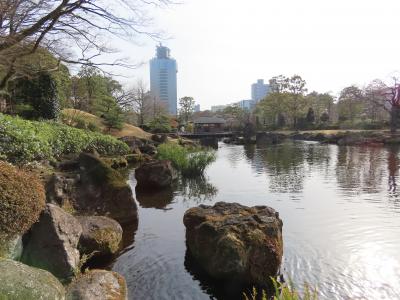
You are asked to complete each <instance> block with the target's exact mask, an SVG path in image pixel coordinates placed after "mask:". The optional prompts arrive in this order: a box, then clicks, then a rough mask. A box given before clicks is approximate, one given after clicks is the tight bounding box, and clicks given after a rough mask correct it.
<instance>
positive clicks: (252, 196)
mask: <svg viewBox="0 0 400 300" xmlns="http://www.w3.org/2000/svg"><path fill="white" fill-rule="evenodd" d="M399 151H400V148H399V147H393V148H384V147H350V146H349V147H345V146H340V147H339V146H336V145H323V144H318V143H312V142H288V143H284V144H281V145H275V146H268V147H265V148H257V147H255V146H249V147H247V146H233V145H224V144H220V149H219V150H218V152H217V160H216V162H215V163H213V164H212V165H211V166H210V167H209V168H208V169H207V171H206V174H205V177H204V178H200V179H197V180H186V181H182V180H180V181H179V182H178V184H177V186H176V187H174V188H173V189H171V190H168V191H165V192H163V193H159V194H156V195H152V196H148V195H137V201H138V207H139V209H138V213H139V225H138V228H137V230H135V231H132V232H131V233H129V234H131V235H132V239H133V235H135V236H134V242H132V244H131V245H130V246H129V247H127V249H125V251H124V253H123V254H122V255H121V256H120V257H119V258H117V259H116V261H115V263H114V265H113V270H115V271H117V272H120V273H121V274H122V275H124V276H125V278H126V280H127V283H128V288H129V293H130V297H131V298H134V299H157V300H161V299H236V298H237V299H240V298H241V293H240V291H239V292H236V291H235V292H234V294H233V295H232V294H230V291H232V290H233V289H232V288H231V287H224V286H218V284H216V283H214V282H213V281H212V280H210V279H208V278H207V277H206V276H204V275H203V274H202V273H201V271H199V270H198V268H197V267H195V266H194V265H193V264H192V263H191V261H190V259H188V257H187V254H186V245H185V228H184V226H183V222H182V219H183V214H184V212H185V211H186V210H187V209H188V208H190V207H193V206H196V205H199V204H202V203H203V204H210V205H211V204H213V203H215V202H217V201H227V202H238V203H241V204H244V205H248V206H254V205H268V206H271V207H273V208H274V209H276V210H277V211H279V213H280V217H281V218H282V220H283V237H284V262H283V266H282V274H283V276H284V278H285V279H288V278H290V279H291V280H292V281H293V282H294V284H295V285H296V286H298V287H301V286H302V285H303V283H304V282H307V283H308V284H309V285H311V286H313V287H317V289H318V293H319V295H320V299H400V188H399V189H397V183H398V181H399V165H400V155H399V153H400V152H399ZM130 183H131V185H132V188H134V186H135V184H136V183H135V179H134V174H133V172H132V173H131V175H130Z"/></svg>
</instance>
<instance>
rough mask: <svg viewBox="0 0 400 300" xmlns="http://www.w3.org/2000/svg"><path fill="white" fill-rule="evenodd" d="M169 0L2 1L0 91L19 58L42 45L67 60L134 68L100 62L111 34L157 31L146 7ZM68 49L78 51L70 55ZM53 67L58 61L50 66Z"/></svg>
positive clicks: (15, 70)
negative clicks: (151, 27)
mask: <svg viewBox="0 0 400 300" xmlns="http://www.w3.org/2000/svg"><path fill="white" fill-rule="evenodd" d="M168 4H169V0H153V1H146V0H115V1H107V0H35V1H34V0H2V1H1V2H0V90H4V89H5V87H6V85H7V83H8V81H9V80H12V79H13V77H15V76H18V75H19V74H18V73H19V71H20V70H19V68H18V67H19V61H20V60H21V59H22V58H23V57H25V56H29V55H32V54H33V53H35V52H36V51H37V50H38V49H39V48H41V47H42V48H45V49H47V50H48V51H49V52H50V53H52V54H53V55H54V56H55V57H56V58H57V60H58V64H59V63H61V62H64V63H69V64H81V65H90V66H94V67H100V66H107V65H111V66H121V67H133V65H131V64H129V63H127V62H126V61H124V60H120V59H118V60H115V61H113V62H98V57H99V56H100V55H102V54H103V53H107V52H112V51H113V50H112V49H110V48H109V47H107V46H106V43H105V42H104V41H106V40H108V39H109V37H110V36H118V37H120V38H123V39H132V38H134V37H136V36H137V35H147V36H149V37H151V38H154V39H158V38H160V34H159V33H157V32H153V30H149V28H150V25H151V23H150V21H151V20H150V18H149V17H148V16H147V8H151V7H154V6H165V5H168ZM69 49H79V51H80V54H79V56H77V57H74V55H73V53H71V51H70V50H69ZM53 68H57V65H55V66H53Z"/></svg>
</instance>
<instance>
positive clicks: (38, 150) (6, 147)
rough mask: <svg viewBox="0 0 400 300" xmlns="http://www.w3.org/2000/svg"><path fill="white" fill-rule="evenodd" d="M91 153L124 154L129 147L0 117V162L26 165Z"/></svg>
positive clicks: (94, 136)
mask: <svg viewBox="0 0 400 300" xmlns="http://www.w3.org/2000/svg"><path fill="white" fill-rule="evenodd" d="M93 150H96V151H97V152H98V153H99V154H101V155H124V154H127V153H128V152H129V147H128V146H127V145H126V144H125V143H123V142H121V141H119V140H117V139H116V138H114V137H112V136H109V135H104V134H101V133H97V132H91V131H89V130H82V129H77V128H73V127H70V126H67V125H63V124H60V123H57V122H51V121H27V120H24V119H21V118H18V117H11V116H7V115H3V114H0V159H1V158H2V159H6V160H8V161H10V162H14V163H25V162H30V161H34V160H43V159H53V158H57V157H60V156H62V155H64V154H70V153H80V152H83V151H93Z"/></svg>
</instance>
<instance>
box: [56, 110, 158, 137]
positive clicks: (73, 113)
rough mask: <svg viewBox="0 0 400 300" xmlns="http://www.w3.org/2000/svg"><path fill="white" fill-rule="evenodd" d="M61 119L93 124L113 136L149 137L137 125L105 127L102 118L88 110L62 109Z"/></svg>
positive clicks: (69, 121)
mask: <svg viewBox="0 0 400 300" xmlns="http://www.w3.org/2000/svg"><path fill="white" fill-rule="evenodd" d="M61 118H62V121H63V122H64V123H66V124H68V125H71V126H76V125H79V124H86V126H88V127H89V126H90V125H92V126H94V127H96V128H98V129H99V130H100V131H101V132H107V133H109V134H111V135H112V136H115V137H117V138H118V137H123V136H134V137H137V138H140V139H146V140H147V139H150V137H151V133H148V132H146V131H144V130H142V129H141V128H139V127H136V126H133V125H130V124H127V123H124V124H123V126H122V129H121V130H117V129H111V130H110V131H109V130H108V129H107V128H106V125H105V124H104V120H103V119H101V118H100V117H98V116H95V115H92V114H90V113H88V112H85V111H82V110H77V109H72V108H68V109H64V110H63V111H62V113H61Z"/></svg>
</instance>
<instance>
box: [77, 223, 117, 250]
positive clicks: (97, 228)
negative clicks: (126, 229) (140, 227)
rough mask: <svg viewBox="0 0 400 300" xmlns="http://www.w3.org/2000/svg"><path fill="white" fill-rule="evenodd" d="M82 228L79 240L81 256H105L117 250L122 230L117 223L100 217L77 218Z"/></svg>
mask: <svg viewBox="0 0 400 300" xmlns="http://www.w3.org/2000/svg"><path fill="white" fill-rule="evenodd" d="M77 219H78V221H79V223H80V224H81V226H82V235H81V237H80V240H79V249H80V251H81V254H82V253H83V254H87V255H90V254H94V255H95V256H107V255H112V254H115V253H116V252H117V251H118V250H119V245H120V243H121V240H122V228H121V225H119V223H118V222H117V221H114V220H112V219H110V218H107V217H101V216H81V217H77Z"/></svg>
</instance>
